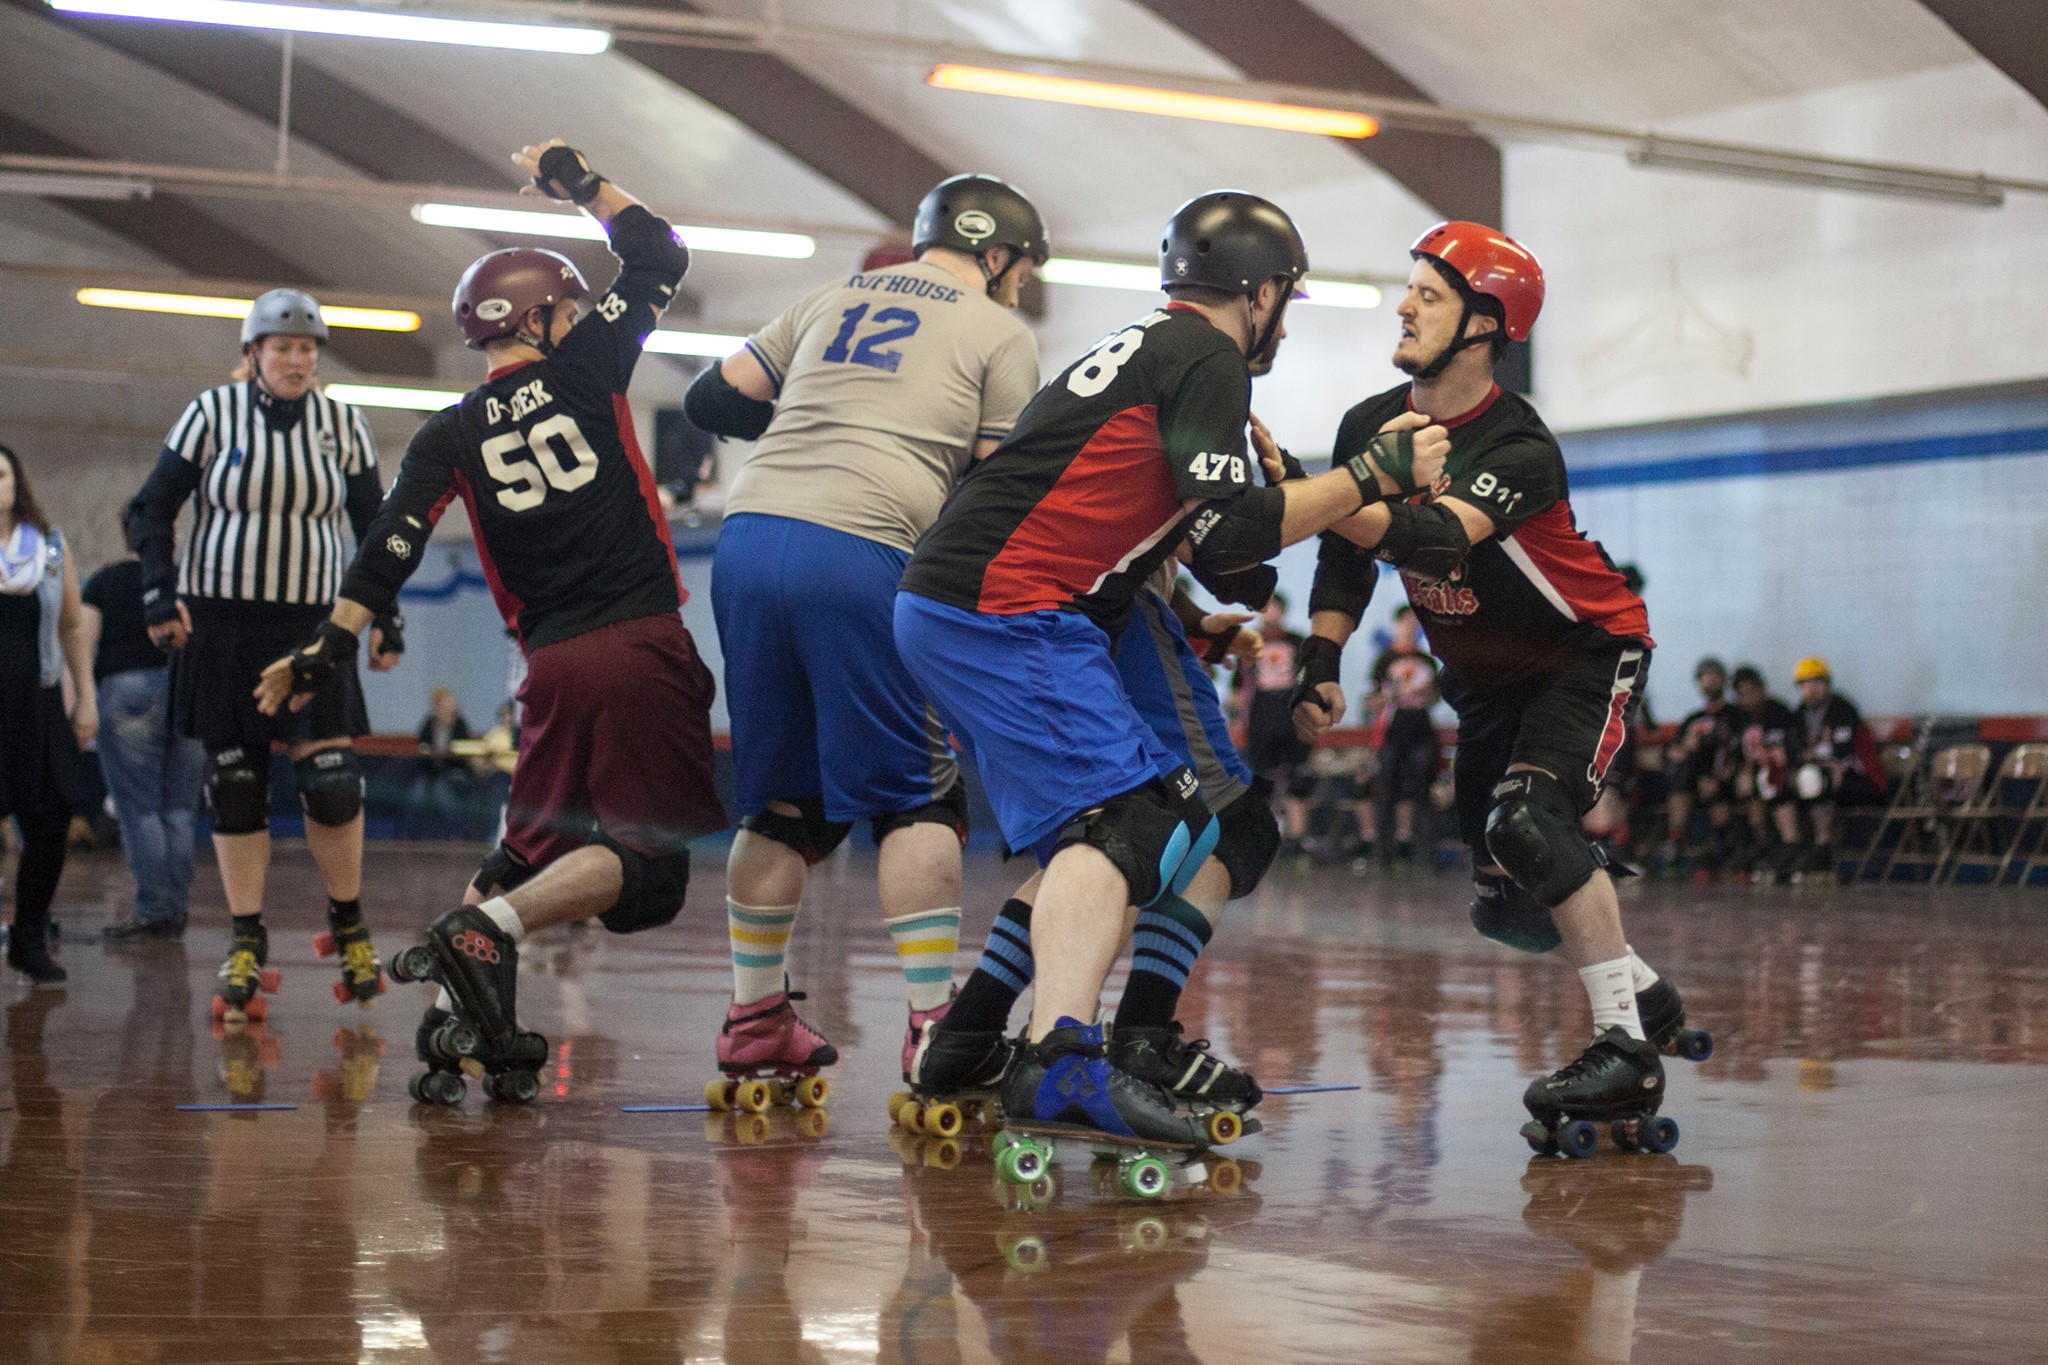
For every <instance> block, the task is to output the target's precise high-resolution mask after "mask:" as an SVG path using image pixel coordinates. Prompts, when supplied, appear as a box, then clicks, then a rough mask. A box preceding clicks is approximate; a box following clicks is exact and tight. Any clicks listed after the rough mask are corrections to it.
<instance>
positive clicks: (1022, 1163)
mask: <svg viewBox="0 0 2048 1365" xmlns="http://www.w3.org/2000/svg"><path fill="white" fill-rule="evenodd" d="M1051 1158H1052V1153H1051V1152H1048V1151H1047V1150H1046V1149H1045V1148H1043V1147H1040V1146H1039V1145H1038V1144H1037V1143H1035V1142H1033V1141H1031V1140H1030V1139H1029V1138H1021V1137H1020V1138H1018V1139H1016V1140H1015V1141H1014V1142H1012V1143H1011V1144H1010V1145H1009V1146H1008V1147H1005V1148H1004V1149H1003V1150H1002V1151H1000V1152H997V1153H996V1174H997V1175H999V1176H1001V1177H1002V1178H1003V1180H1004V1181H1005V1182H1007V1183H1008V1184H1011V1185H1029V1184H1031V1183H1033V1182H1034V1181H1036V1180H1037V1179H1038V1178H1039V1177H1041V1176H1043V1175H1044V1174H1045V1172H1046V1167H1047V1166H1048V1165H1049V1164H1050V1162H1051Z"/></svg>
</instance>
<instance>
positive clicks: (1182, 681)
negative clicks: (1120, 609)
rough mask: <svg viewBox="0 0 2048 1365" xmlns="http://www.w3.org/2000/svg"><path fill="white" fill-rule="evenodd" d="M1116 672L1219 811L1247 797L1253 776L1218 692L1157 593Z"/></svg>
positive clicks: (1129, 632) (1134, 621)
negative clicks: (1239, 750) (1231, 733)
mask: <svg viewBox="0 0 2048 1365" xmlns="http://www.w3.org/2000/svg"><path fill="white" fill-rule="evenodd" d="M1116 671H1117V673H1118V674H1119V675H1121V676H1122V678H1123V680H1124V692H1125V693H1126V694H1127V695H1128V696H1129V697H1130V699H1131V705H1133V706H1134V707H1136V708H1137V711H1138V714H1139V715H1140V716H1142V717H1143V718H1144V720H1145V723H1146V724H1147V725H1150V726H1151V727H1152V733H1153V734H1155V735H1157V736H1159V742H1160V743H1161V744H1164V745H1165V746H1166V747H1167V748H1168V749H1169V750H1171V751H1172V752H1173V754H1174V755H1175V756H1176V757H1177V758H1179V759H1180V761H1181V762H1183V763H1185V764H1187V766H1188V767H1189V768H1191V769H1193V770H1194V774H1195V776H1196V777H1197V778H1198V779H1200V781H1201V783H1202V800H1203V802H1204V803H1205V804H1206V805H1207V806H1208V807H1209V809H1210V810H1211V811H1221V810H1222V809H1223V808H1224V807H1225V806H1227V805H1229V804H1230V803H1231V802H1233V801H1235V800H1237V798H1238V797H1240V796H1242V795H1244V792H1245V789H1246V788H1247V787H1249V786H1251V783H1252V771H1251V769H1250V768H1247V767H1246V766H1245V764H1244V759H1242V758H1240V757H1239V756H1238V752H1237V746H1236V745H1235V744H1233V743H1231V740H1230V725H1229V723H1228V722H1227V721H1225V720H1224V719H1223V705H1222V703H1221V702H1219V701H1218V700H1217V699H1216V684H1215V683H1214V682H1212V681H1211V680H1210V678H1209V673H1208V670H1207V669H1205V668H1203V667H1202V661H1201V660H1200V659H1198V658H1196V657H1195V650H1194V646H1193V645H1190V644H1189V643H1188V636H1187V631H1186V630H1184V629H1183V628H1182V627H1181V623H1180V618H1179V617H1178V616H1176V615H1174V614H1173V608H1172V607H1169V606H1168V605H1167V604H1166V603H1165V602H1163V601H1161V600H1160V599H1159V595H1158V594H1157V593H1154V592H1151V591H1145V592H1140V593H1139V594H1138V600H1137V603H1136V605H1135V606H1134V608H1133V609H1132V611H1131V621H1130V624H1129V625H1127V626H1125V627H1124V633H1123V635H1122V637H1121V638H1119V639H1118V640H1117V644H1116Z"/></svg>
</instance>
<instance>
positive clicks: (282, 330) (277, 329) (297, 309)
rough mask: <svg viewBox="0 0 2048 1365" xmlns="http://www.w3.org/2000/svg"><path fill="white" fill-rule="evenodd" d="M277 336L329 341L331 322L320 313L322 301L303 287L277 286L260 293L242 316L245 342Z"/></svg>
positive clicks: (243, 340)
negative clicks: (280, 287)
mask: <svg viewBox="0 0 2048 1365" xmlns="http://www.w3.org/2000/svg"><path fill="white" fill-rule="evenodd" d="M273 336H281V337H313V338H314V339H316V340H318V341H321V342H325V341H326V340H327V323H326V320H325V319H323V318H322V317H321V316H320V301H319V300H318V299H316V298H314V297H313V296H312V295H311V294H308V293H306V292H304V291H303V290H299V289H273V290H271V291H270V292H269V293H267V294H263V295H261V296H259V297H258V298H257V300H256V302H254V303H252V304H250V305H249V316H248V317H246V318H243V319H242V344H243V345H244V346H247V345H248V344H249V343H250V342H252V341H261V340H262V339H263V338H264V337H273Z"/></svg>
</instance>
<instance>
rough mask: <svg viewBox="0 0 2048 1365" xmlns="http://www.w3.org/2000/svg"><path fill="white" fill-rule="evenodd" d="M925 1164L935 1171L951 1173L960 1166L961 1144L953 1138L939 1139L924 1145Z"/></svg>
mask: <svg viewBox="0 0 2048 1365" xmlns="http://www.w3.org/2000/svg"><path fill="white" fill-rule="evenodd" d="M921 1155H922V1156H923V1157H924V1164H925V1165H927V1166H930V1167H931V1168H932V1169H934V1170H939V1171H950V1170H953V1169H954V1168H956V1167H957V1166H959V1164H960V1157H961V1152H960V1144H959V1143H957V1142H955V1141H954V1140H953V1139H952V1138H937V1139H935V1140H933V1141H929V1142H926V1143H925V1144H924V1150H923V1152H922V1153H921Z"/></svg>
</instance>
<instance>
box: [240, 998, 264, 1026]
mask: <svg viewBox="0 0 2048 1365" xmlns="http://www.w3.org/2000/svg"><path fill="white" fill-rule="evenodd" d="M242 1013H244V1014H246V1015H248V1016H249V1018H250V1019H252V1020H263V1019H268V1018H269V1017H270V1002H269V1001H268V1000H265V999H264V998H263V997H262V996H260V995H258V996H255V997H253V998H251V999H250V1001H249V1003H248V1004H247V1005H246V1006H244V1007H243V1010H242Z"/></svg>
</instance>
